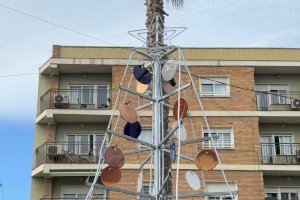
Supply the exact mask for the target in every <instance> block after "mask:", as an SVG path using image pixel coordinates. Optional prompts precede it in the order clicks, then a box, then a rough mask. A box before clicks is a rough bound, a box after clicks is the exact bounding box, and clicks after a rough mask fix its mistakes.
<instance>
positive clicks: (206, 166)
mask: <svg viewBox="0 0 300 200" xmlns="http://www.w3.org/2000/svg"><path fill="white" fill-rule="evenodd" d="M195 163H196V166H197V167H198V169H200V170H202V171H210V170H213V169H214V168H215V167H216V166H217V164H218V159H217V155H216V153H215V152H214V151H213V150H210V149H205V150H202V151H200V152H199V153H198V155H197V156H196V159H195Z"/></svg>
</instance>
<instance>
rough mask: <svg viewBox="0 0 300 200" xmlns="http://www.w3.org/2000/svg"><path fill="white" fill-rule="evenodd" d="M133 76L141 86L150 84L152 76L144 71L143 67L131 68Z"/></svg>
mask: <svg viewBox="0 0 300 200" xmlns="http://www.w3.org/2000/svg"><path fill="white" fill-rule="evenodd" d="M133 75H134V77H135V78H136V80H138V82H140V83H142V84H146V85H148V84H150V83H151V81H152V75H151V74H150V72H149V71H148V69H146V68H145V67H142V66H141V65H137V66H135V67H134V68H133Z"/></svg>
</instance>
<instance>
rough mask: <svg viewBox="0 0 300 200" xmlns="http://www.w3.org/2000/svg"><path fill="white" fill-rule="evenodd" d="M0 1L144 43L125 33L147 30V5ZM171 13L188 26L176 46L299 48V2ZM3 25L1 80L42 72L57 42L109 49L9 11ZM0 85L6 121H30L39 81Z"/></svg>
mask: <svg viewBox="0 0 300 200" xmlns="http://www.w3.org/2000/svg"><path fill="white" fill-rule="evenodd" d="M0 2H1V3H2V4H5V5H8V6H11V7H13V8H15V9H18V10H21V11H24V12H27V13H30V14H33V15H36V16H38V17H41V18H43V19H46V20H50V21H52V22H54V23H57V24H60V25H62V26H66V27H69V28H72V29H75V30H78V31H80V32H83V33H86V34H89V35H91V36H95V37H97V38H100V39H102V40H105V41H108V42H110V43H114V44H117V45H120V46H135V45H140V43H139V42H138V41H137V40H135V39H134V38H132V37H130V36H129V35H128V34H127V31H129V30H133V29H139V28H144V21H145V7H144V1H143V0H126V1H124V0H97V1H96V0H85V1H82V0H81V1H79V0H51V1H46V0H43V1H41V0H26V1H25V0H23V1H21V0H1V1H0ZM166 10H167V12H168V13H169V14H170V17H168V18H167V19H166V22H167V25H168V26H186V27H188V30H187V31H186V32H185V33H184V34H183V35H181V36H180V37H178V38H177V39H176V40H175V41H174V43H175V44H179V45H181V46H189V47H300V12H299V11H300V1H299V0H238V1H237V0H187V1H186V4H185V6H184V8H183V9H179V10H174V9H173V8H172V7H171V6H170V5H167V6H166ZM0 27H1V28H0V30H1V31H0V36H1V37H0V44H1V46H0V56H1V65H0V76H1V75H9V74H19V73H31V72H37V69H38V67H40V66H41V64H42V63H43V62H44V61H46V60H47V59H48V58H49V57H50V55H51V47H52V45H53V44H61V45H96V46H99V45H107V44H105V43H102V42H99V41H96V40H93V39H90V38H87V37H84V36H81V35H78V34H75V33H72V32H69V31H66V30H62V29H60V28H58V27H55V26H52V25H49V24H47V23H44V22H41V21H38V20H36V19H33V18H31V17H27V16H24V15H21V14H19V13H15V12H13V11H11V10H9V9H6V8H3V7H0ZM0 84H1V85H3V86H4V87H3V88H2V95H1V98H0V110H1V114H0V115H5V116H7V115H10V116H11V115H12V117H20V118H23V117H32V116H33V115H32V114H33V113H34V112H33V110H34V109H35V103H36V90H37V76H24V77H10V78H0ZM12 104H13V106H12ZM20 110H22V113H18V115H17V116H16V112H17V111H20Z"/></svg>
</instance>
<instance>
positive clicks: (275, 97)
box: [255, 85, 290, 110]
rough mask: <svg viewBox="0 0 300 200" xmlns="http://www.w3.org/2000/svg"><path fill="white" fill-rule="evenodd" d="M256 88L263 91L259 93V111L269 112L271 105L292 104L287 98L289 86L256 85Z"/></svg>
mask: <svg viewBox="0 0 300 200" xmlns="http://www.w3.org/2000/svg"><path fill="white" fill-rule="evenodd" d="M255 88H256V90H257V91H261V92H258V93H257V106H258V109H259V110H269V106H270V105H277V104H290V99H289V98H286V96H287V92H288V85H256V86H255ZM263 92H266V93H263Z"/></svg>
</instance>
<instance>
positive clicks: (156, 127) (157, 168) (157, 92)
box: [152, 58, 161, 199]
mask: <svg viewBox="0 0 300 200" xmlns="http://www.w3.org/2000/svg"><path fill="white" fill-rule="evenodd" d="M160 77H161V60H160V58H157V59H156V60H155V62H154V70H153V83H154V84H153V98H154V99H155V102H154V106H153V117H152V121H153V123H152V125H153V135H154V145H155V146H156V149H155V150H154V175H153V176H154V194H153V196H155V197H156V199H158V194H159V190H160V184H161V182H160V180H161V151H160V148H159V147H158V145H159V144H160V142H161V134H160V133H161V128H160V126H161V124H160V121H161V103H160V102H159V99H160V98H161V88H160Z"/></svg>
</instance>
